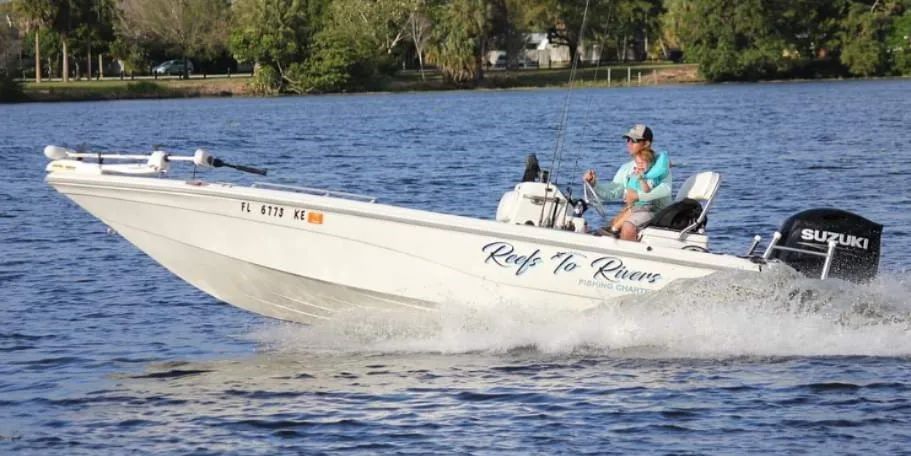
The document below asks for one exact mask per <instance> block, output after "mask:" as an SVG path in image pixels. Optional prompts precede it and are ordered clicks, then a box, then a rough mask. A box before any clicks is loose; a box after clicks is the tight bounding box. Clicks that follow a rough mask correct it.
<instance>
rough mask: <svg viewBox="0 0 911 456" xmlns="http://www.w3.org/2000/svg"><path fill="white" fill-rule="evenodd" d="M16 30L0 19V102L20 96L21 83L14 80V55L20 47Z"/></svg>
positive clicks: (15, 55)
mask: <svg viewBox="0 0 911 456" xmlns="http://www.w3.org/2000/svg"><path fill="white" fill-rule="evenodd" d="M21 44H22V43H21V42H20V41H19V36H18V31H17V30H16V29H14V28H13V27H12V25H11V24H9V23H8V22H6V21H0V102H3V101H15V100H18V99H20V98H21V97H22V85H21V84H20V83H19V82H18V81H17V80H16V78H15V76H16V74H15V72H16V57H17V56H18V54H19V50H20V48H21Z"/></svg>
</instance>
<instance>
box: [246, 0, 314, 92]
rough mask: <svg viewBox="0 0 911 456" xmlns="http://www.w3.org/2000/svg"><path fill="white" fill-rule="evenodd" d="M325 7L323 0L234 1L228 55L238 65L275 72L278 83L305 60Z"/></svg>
mask: <svg viewBox="0 0 911 456" xmlns="http://www.w3.org/2000/svg"><path fill="white" fill-rule="evenodd" d="M325 6H326V1H325V0H322V1H321V0H310V1H307V0H235V1H234V2H233V4H232V12H233V16H234V17H233V27H232V31H231V36H230V49H231V52H232V53H233V54H234V56H235V58H237V59H238V60H239V61H241V62H250V63H256V64H259V65H263V66H266V67H269V68H272V69H273V70H277V71H278V74H279V75H280V79H279V80H281V78H284V73H285V71H286V69H288V68H289V67H290V66H291V65H292V64H293V63H301V62H304V61H306V60H307V58H308V57H309V55H310V47H311V45H312V40H313V36H314V34H315V33H316V31H317V30H318V28H319V26H320V24H321V22H322V16H323V14H324V13H323V10H324V9H325ZM266 71H268V70H266ZM279 85H280V86H281V84H279Z"/></svg>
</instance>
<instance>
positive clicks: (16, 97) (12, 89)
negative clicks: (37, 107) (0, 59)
mask: <svg viewBox="0 0 911 456" xmlns="http://www.w3.org/2000/svg"><path fill="white" fill-rule="evenodd" d="M24 99H25V95H24V94H23V92H22V83H20V82H19V81H17V80H16V79H14V78H13V77H12V76H10V75H7V74H4V73H0V102H11V101H22V100H24Z"/></svg>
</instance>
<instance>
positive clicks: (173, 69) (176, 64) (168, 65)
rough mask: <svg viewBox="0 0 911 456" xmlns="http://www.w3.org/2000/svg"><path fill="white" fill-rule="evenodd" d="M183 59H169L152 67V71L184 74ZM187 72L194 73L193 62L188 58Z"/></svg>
mask: <svg viewBox="0 0 911 456" xmlns="http://www.w3.org/2000/svg"><path fill="white" fill-rule="evenodd" d="M183 62H184V61H183V60H168V61H166V62H161V63H160V64H158V66H156V67H155V68H152V73H155V74H178V75H179V74H183ZM187 70H188V71H187V73H193V62H191V61H189V60H187Z"/></svg>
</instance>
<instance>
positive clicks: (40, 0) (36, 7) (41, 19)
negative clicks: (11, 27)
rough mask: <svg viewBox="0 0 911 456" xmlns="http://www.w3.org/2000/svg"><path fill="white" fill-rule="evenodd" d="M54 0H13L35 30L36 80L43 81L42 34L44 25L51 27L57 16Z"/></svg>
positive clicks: (14, 7) (19, 11) (30, 26)
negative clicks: (40, 31)
mask: <svg viewBox="0 0 911 456" xmlns="http://www.w3.org/2000/svg"><path fill="white" fill-rule="evenodd" d="M55 3H56V2H54V1H53V0H13V9H14V10H15V11H16V12H18V13H19V14H21V15H22V16H23V17H24V18H25V19H26V21H27V22H28V25H29V28H32V27H34V30H35V82H36V83H40V82H41V36H40V35H41V34H40V33H38V31H39V30H40V29H41V28H42V27H49V26H50V24H51V23H52V22H53V20H54V17H55V16H56V11H57V7H56V5H55Z"/></svg>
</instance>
